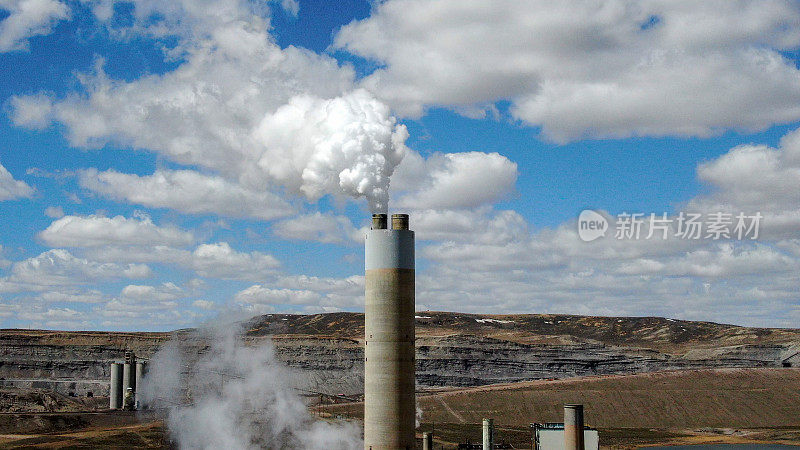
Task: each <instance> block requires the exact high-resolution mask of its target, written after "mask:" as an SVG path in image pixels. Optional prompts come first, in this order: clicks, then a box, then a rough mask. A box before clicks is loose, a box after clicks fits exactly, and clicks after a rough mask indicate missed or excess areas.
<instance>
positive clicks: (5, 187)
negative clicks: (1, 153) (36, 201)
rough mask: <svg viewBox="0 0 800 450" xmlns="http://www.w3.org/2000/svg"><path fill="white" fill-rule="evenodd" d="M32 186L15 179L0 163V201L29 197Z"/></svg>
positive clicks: (31, 192)
mask: <svg viewBox="0 0 800 450" xmlns="http://www.w3.org/2000/svg"><path fill="white" fill-rule="evenodd" d="M31 195H33V188H32V187H30V186H28V185H27V184H25V182H24V181H19V180H15V179H14V177H13V176H11V174H10V173H9V172H8V170H6V168H5V167H3V166H2V165H1V164H0V201H2V200H12V199H15V198H19V197H30V196H31Z"/></svg>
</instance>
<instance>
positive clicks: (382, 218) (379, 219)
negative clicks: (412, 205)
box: [372, 214, 408, 230]
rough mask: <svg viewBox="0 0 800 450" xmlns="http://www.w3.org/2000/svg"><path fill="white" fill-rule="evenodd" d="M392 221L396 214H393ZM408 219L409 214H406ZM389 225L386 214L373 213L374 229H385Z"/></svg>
mask: <svg viewBox="0 0 800 450" xmlns="http://www.w3.org/2000/svg"><path fill="white" fill-rule="evenodd" d="M392 221H394V216H392ZM406 221H408V216H406ZM386 225H387V220H386V214H373V215H372V229H373V230H385V229H386Z"/></svg>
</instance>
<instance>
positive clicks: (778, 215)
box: [687, 130, 800, 239]
mask: <svg viewBox="0 0 800 450" xmlns="http://www.w3.org/2000/svg"><path fill="white" fill-rule="evenodd" d="M697 175H698V178H699V179H700V180H701V181H703V182H704V183H706V184H708V185H709V186H710V187H711V192H710V193H708V194H706V195H701V196H698V197H696V198H694V199H692V200H691V201H690V202H688V204H687V209H691V210H698V211H701V212H706V213H710V212H727V213H731V214H734V215H737V214H739V213H745V214H746V215H753V214H755V213H757V212H760V213H762V215H763V216H764V218H763V219H762V220H761V227H760V228H761V234H762V236H764V237H768V238H783V239H791V238H800V231H798V230H800V191H798V189H797V186H800V130H795V131H792V132H790V133H788V134H786V135H785V136H784V137H783V138H782V139H781V141H780V145H779V146H778V147H777V148H771V147H768V146H765V145H742V146H738V147H735V148H733V149H731V150H730V151H729V152H728V153H726V154H724V155H722V156H720V157H719V158H717V159H714V160H711V161H708V162H705V163H703V164H701V165H700V166H699V167H698V169H697Z"/></svg>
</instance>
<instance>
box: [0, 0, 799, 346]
mask: <svg viewBox="0 0 800 450" xmlns="http://www.w3.org/2000/svg"><path fill="white" fill-rule="evenodd" d="M194 6H196V5H194V4H193V3H192V2H172V3H166V2H165V3H164V4H159V3H153V4H149V3H147V2H141V3H140V2H136V1H134V2H116V1H111V0H94V1H84V2H73V1H62V0H14V1H11V2H7V3H6V4H2V5H0V11H3V12H0V71H1V73H2V74H3V75H2V77H0V102H2V105H3V108H2V115H1V116H0V164H1V165H2V167H3V168H5V170H2V171H0V215H2V218H3V224H4V226H3V227H2V228H0V245H1V246H2V252H1V253H0V326H2V327H43V328H90V329H141V330H164V329H173V328H176V327H183V326H191V325H196V324H199V323H202V322H203V321H207V320H213V319H214V318H215V317H217V316H218V315H219V314H223V315H231V314H233V315H241V316H248V315H254V314H258V313H269V312H302V313H312V312H324V311H338V310H348V311H358V310H361V302H362V301H363V297H362V295H363V277H362V272H363V250H362V243H361V236H362V234H363V227H364V226H366V224H367V223H368V220H367V218H368V216H369V214H370V213H371V212H372V211H371V210H383V209H385V207H386V206H385V203H386V201H387V199H388V202H389V209H390V210H391V211H392V212H396V211H405V212H409V213H410V214H411V217H412V227H413V228H415V229H416V231H417V237H418V247H417V252H418V259H417V261H418V269H419V272H420V273H419V284H418V289H417V305H418V309H420V310H424V309H436V310H455V311H466V312H482V313H520V312H529V313H545V312H553V313H556V312H557V313H574V314H595V315H659V316H669V317H676V318H685V319H693V320H713V321H722V322H732V323H739V324H745V325H759V326H790V327H797V326H800V297H798V294H797V292H798V291H800V289H798V286H797V281H796V277H795V273H796V270H797V269H798V268H800V231H798V230H800V198H798V194H797V192H798V190H797V187H798V182H800V157H799V156H798V155H800V139H798V138H796V137H795V134H796V133H795V132H794V130H795V129H796V128H798V122H800V108H798V107H797V106H796V105H798V104H800V70H798V67H797V63H798V58H797V56H798V53H797V49H798V47H800V9H799V8H798V5H797V4H796V3H793V2H770V3H768V4H758V3H755V2H754V3H749V2H745V7H744V8H741V10H738V11H737V10H736V8H733V7H732V6H730V5H729V4H727V3H725V2H723V3H720V4H718V5H708V4H703V5H694V4H693V3H691V2H687V3H683V2H676V3H675V4H672V5H662V4H658V3H655V2H654V3H651V2H641V3H629V2H600V3H592V4H590V3H586V2H568V3H565V4H560V5H550V4H547V3H546V2H542V3H536V2H534V3H530V4H527V3H526V4H520V3H516V2H508V3H505V2H500V3H497V4H487V5H461V4H459V2H457V1H449V0H438V1H431V2H424V1H421V0H388V1H386V2H382V3H375V4H371V3H370V2H360V1H349V2H335V3H331V2H305V1H300V2H295V1H291V0H284V1H283V2H273V3H263V2H247V1H241V2H216V1H213V0H209V1H207V2H205V3H204V7H203V8H195V7H194ZM565 17H569V18H570V20H565V19H564V18H565ZM709 17H710V19H709ZM743 29H745V30H747V31H742V30H743ZM6 171H7V172H8V173H5V172H6ZM584 209H593V210H598V211H601V212H603V214H605V215H606V216H607V217H608V218H609V219H611V225H610V226H611V227H613V226H614V221H613V219H614V218H615V216H617V215H618V214H620V213H623V212H629V213H630V212H640V213H643V214H646V215H649V214H650V213H657V214H661V213H667V214H669V215H670V217H675V216H676V215H677V214H679V213H680V212H682V211H697V212H700V213H702V214H711V213H713V212H719V211H722V212H726V213H731V214H735V213H738V212H742V213H745V214H754V213H756V212H759V213H760V214H762V215H763V216H764V220H763V223H762V224H761V225H762V229H761V235H760V236H759V238H758V239H754V240H744V241H743V240H737V239H725V240H712V239H706V238H704V239H699V240H697V241H687V240H682V239H678V238H673V237H671V238H670V239H668V240H665V241H660V240H657V239H656V240H652V239H651V240H639V241H630V240H625V239H616V238H614V236H613V233H611V234H610V235H609V236H606V237H605V238H603V239H600V240H598V241H594V242H583V241H581V239H579V236H578V234H577V232H576V219H577V217H578V214H579V213H580V212H581V211H582V210H584Z"/></svg>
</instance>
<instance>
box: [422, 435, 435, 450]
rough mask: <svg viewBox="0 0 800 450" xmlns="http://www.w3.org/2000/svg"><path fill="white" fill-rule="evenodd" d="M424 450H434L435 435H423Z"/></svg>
mask: <svg viewBox="0 0 800 450" xmlns="http://www.w3.org/2000/svg"><path fill="white" fill-rule="evenodd" d="M422 450H433V433H430V432H428V431H426V432H424V433H422Z"/></svg>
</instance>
